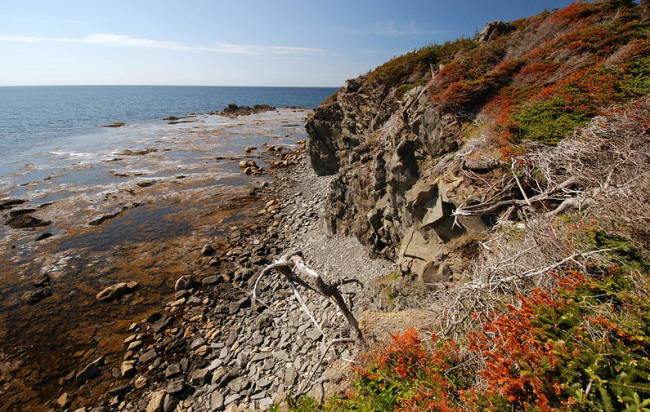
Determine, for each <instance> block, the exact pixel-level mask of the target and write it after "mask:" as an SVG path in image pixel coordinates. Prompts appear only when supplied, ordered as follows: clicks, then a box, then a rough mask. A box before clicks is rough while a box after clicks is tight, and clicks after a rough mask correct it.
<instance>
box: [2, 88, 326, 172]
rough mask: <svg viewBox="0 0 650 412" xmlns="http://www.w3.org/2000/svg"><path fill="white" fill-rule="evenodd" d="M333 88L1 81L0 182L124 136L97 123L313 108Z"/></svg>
mask: <svg viewBox="0 0 650 412" xmlns="http://www.w3.org/2000/svg"><path fill="white" fill-rule="evenodd" d="M335 91H336V89H335V88H299V87H204V86H34V87H0V153H1V155H0V181H2V180H5V181H6V176H8V175H11V174H15V173H20V172H21V171H24V169H25V168H26V167H28V168H29V167H32V168H36V169H38V168H39V166H43V165H44V164H46V163H47V162H48V161H50V160H51V159H49V156H48V154H51V153H53V152H54V153H57V152H67V153H71V152H74V151H75V149H79V148H83V150H82V151H83V152H84V153H87V152H88V151H89V150H92V149H93V147H97V148H98V149H101V148H103V146H105V145H106V144H108V143H110V140H111V139H114V138H119V136H121V135H119V134H116V133H114V132H112V131H111V130H108V129H107V128H104V127H102V126H103V125H106V124H112V123H117V122H124V123H126V124H128V125H133V124H136V125H147V124H148V123H151V122H154V121H160V120H161V119H162V118H164V117H167V116H176V117H181V116H184V115H187V114H189V113H207V112H214V111H221V110H222V109H224V108H225V107H226V106H227V105H228V104H229V103H235V104H237V105H240V106H244V105H246V106H252V105H255V104H268V105H271V106H275V107H292V106H297V107H308V108H314V107H316V106H318V105H319V104H320V103H321V102H322V101H324V100H325V99H326V98H327V97H328V96H329V95H331V94H332V93H334V92H335ZM122 138H123V136H122ZM32 175H33V173H32ZM33 177H34V176H32V178H33Z"/></svg>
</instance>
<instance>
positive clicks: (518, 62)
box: [367, 0, 650, 146]
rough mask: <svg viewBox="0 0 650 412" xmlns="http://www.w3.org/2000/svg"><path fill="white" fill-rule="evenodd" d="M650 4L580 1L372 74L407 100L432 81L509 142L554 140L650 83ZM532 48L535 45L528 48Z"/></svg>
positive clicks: (453, 105)
mask: <svg viewBox="0 0 650 412" xmlns="http://www.w3.org/2000/svg"><path fill="white" fill-rule="evenodd" d="M647 7H648V6H647V5H645V4H636V3H635V2H633V1H627V0H603V1H600V2H577V3H574V4H572V5H570V6H569V7H567V8H565V9H562V10H559V11H555V12H554V13H549V12H544V13H541V14H540V15H538V16H536V17H532V18H529V19H521V20H518V21H516V22H514V25H515V26H516V27H517V30H515V31H514V32H511V33H508V34H505V35H502V36H499V37H497V38H496V39H494V40H492V41H490V42H489V43H486V44H479V43H478V42H477V41H475V40H473V39H466V38H461V39H459V40H456V41H452V42H446V43H445V44H442V45H431V46H427V47H424V48H422V49H419V50H414V51H413V52H410V53H407V54H405V55H403V56H399V57H396V58H394V59H392V60H390V61H389V62H387V63H385V64H383V65H381V66H379V67H378V68H377V69H375V70H374V71H373V72H371V73H370V75H369V76H368V79H367V81H368V82H378V83H383V84H386V85H389V86H391V87H394V88H395V94H396V96H397V98H398V99H401V98H402V97H403V96H404V94H405V93H406V92H407V91H408V90H410V89H411V88H412V87H414V86H415V85H420V84H425V83H426V82H429V81H430V80H431V75H430V67H431V66H432V65H433V66H436V65H439V64H440V65H443V66H444V67H442V69H441V70H440V72H439V73H438V74H437V75H436V76H435V79H433V81H430V82H429V88H430V91H431V94H432V95H433V99H434V101H436V102H438V103H439V104H440V105H441V107H442V108H443V110H448V111H452V112H454V113H456V114H464V115H465V116H469V118H468V120H470V119H471V116H473V115H475V114H477V113H479V112H483V113H484V114H487V115H488V116H490V117H491V118H492V127H491V130H492V134H493V135H494V136H495V142H496V143H497V144H499V145H502V146H507V145H510V144H513V143H520V142H522V141H525V140H535V141H538V142H542V143H546V144H555V143H557V142H558V141H559V140H561V139H562V138H563V137H565V136H567V135H569V134H571V133H572V131H573V130H574V129H575V128H576V127H580V126H584V125H585V124H587V122H589V120H590V119H592V118H593V117H594V116H597V115H599V114H600V113H602V111H603V110H604V109H607V108H610V107H612V106H616V105H620V104H624V103H626V102H628V101H631V100H634V99H637V98H639V97H640V96H643V95H645V94H647V93H648V90H649V89H650V79H649V74H650V73H649V72H648V70H649V63H648V57H647V56H648V54H650V40H649V34H650V20H649V19H648V18H647V14H648V11H647ZM522 45H529V46H530V47H523V46H522Z"/></svg>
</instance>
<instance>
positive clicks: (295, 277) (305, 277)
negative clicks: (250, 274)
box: [252, 252, 363, 340]
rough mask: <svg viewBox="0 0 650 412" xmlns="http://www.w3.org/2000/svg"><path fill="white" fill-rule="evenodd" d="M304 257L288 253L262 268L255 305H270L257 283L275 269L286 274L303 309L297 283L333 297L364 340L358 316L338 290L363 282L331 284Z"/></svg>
mask: <svg viewBox="0 0 650 412" xmlns="http://www.w3.org/2000/svg"><path fill="white" fill-rule="evenodd" d="M302 259H303V256H302V253H301V252H296V253H293V254H286V255H283V256H282V257H280V259H278V260H277V261H275V262H274V263H272V264H270V265H268V266H267V267H265V268H264V270H262V272H261V273H260V274H259V276H258V278H257V280H256V281H255V285H254V287H253V299H252V302H253V305H255V304H256V303H260V304H262V305H264V306H266V307H268V305H266V304H265V303H264V302H263V301H262V300H260V299H259V298H258V297H257V285H258V283H259V281H260V279H261V278H262V277H263V276H264V275H267V274H269V273H270V272H271V271H274V270H275V271H277V272H280V273H281V274H282V275H284V277H285V278H286V279H287V280H288V281H289V283H290V284H291V286H292V289H293V291H294V294H295V295H296V298H297V299H298V302H299V303H300V304H301V306H302V308H303V310H306V306H305V304H304V302H303V301H302V299H301V298H300V295H299V294H298V292H297V290H296V288H295V284H296V283H297V284H299V285H302V286H304V287H305V288H307V289H309V290H311V291H313V292H316V293H318V294H319V295H322V296H325V297H327V298H330V299H332V300H333V301H334V302H335V303H336V305H337V306H338V307H339V309H340V310H341V312H342V313H343V315H344V316H345V318H346V319H347V320H348V323H349V324H350V328H351V329H352V330H353V331H354V333H355V335H356V338H357V339H358V340H363V334H362V333H361V329H359V323H358V322H357V320H356V318H355V317H354V315H353V314H352V312H351V311H350V309H349V308H348V306H347V305H346V303H345V300H344V299H343V296H342V295H341V292H339V290H338V286H342V285H345V284H348V283H357V284H359V285H361V286H363V285H362V284H361V282H359V281H358V280H357V279H353V278H344V279H342V280H340V281H339V282H338V285H336V284H333V285H332V284H329V283H327V282H325V281H324V280H323V278H322V277H320V276H319V275H318V273H316V272H315V271H313V270H312V269H310V268H309V267H307V266H306V265H305V263H304V262H303V260H302ZM306 313H307V315H308V316H309V318H310V319H311V320H312V322H314V324H316V327H317V328H318V330H319V331H321V333H322V330H321V328H320V327H319V326H318V323H317V322H316V320H315V319H314V318H313V317H312V316H311V314H310V313H309V311H306Z"/></svg>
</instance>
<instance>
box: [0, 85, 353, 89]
mask: <svg viewBox="0 0 650 412" xmlns="http://www.w3.org/2000/svg"><path fill="white" fill-rule="evenodd" d="M0 87H257V88H262V87H266V88H296V89H309V88H311V89H340V88H341V87H343V86H342V85H341V86H254V85H238V86H235V85H205V84H4V85H3V84H0Z"/></svg>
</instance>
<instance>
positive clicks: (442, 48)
mask: <svg viewBox="0 0 650 412" xmlns="http://www.w3.org/2000/svg"><path fill="white" fill-rule="evenodd" d="M477 45H478V43H476V42H475V41H474V40H471V39H466V38H461V39H458V40H455V41H448V42H445V43H444V44H434V45H430V46H426V47H423V48H421V49H418V50H414V51H412V52H410V53H407V54H404V55H402V56H399V57H396V58H394V59H392V60H390V61H388V62H386V63H384V64H383V65H381V66H379V67H377V68H376V69H375V70H374V71H373V72H372V73H371V74H370V76H369V78H368V81H369V82H377V83H384V84H388V85H390V86H400V85H403V84H406V83H409V79H410V78H418V79H420V80H421V79H423V78H424V76H425V74H426V73H427V72H429V71H430V70H431V66H430V65H436V64H445V63H447V62H450V61H451V60H453V58H454V56H455V55H456V54H457V53H459V52H462V51H467V50H470V49H472V48H474V47H476V46H477ZM421 83H422V82H421Z"/></svg>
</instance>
